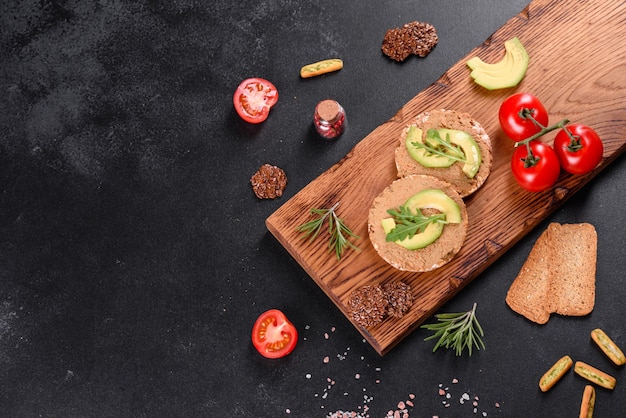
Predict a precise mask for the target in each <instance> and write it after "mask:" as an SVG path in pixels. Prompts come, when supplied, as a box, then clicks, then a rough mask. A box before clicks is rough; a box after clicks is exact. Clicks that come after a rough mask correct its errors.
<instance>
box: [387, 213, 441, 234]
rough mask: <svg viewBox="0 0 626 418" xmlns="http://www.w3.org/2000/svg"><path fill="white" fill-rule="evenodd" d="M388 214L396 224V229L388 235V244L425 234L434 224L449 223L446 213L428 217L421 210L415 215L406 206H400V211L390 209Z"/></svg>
mask: <svg viewBox="0 0 626 418" xmlns="http://www.w3.org/2000/svg"><path fill="white" fill-rule="evenodd" d="M387 213H388V214H389V215H391V216H392V217H393V219H394V221H395V222H396V227H395V228H394V229H393V230H391V232H389V233H388V234H387V237H386V241H387V242H390V241H402V240H403V239H405V238H407V237H408V238H412V237H413V236H414V235H415V234H420V233H423V232H424V230H425V229H426V227H427V226H428V225H429V224H431V223H434V222H439V223H443V224H447V223H448V222H447V221H446V214H445V213H437V214H434V215H430V216H426V215H424V214H423V213H422V211H421V210H420V209H419V208H417V209H416V213H413V212H411V210H410V209H409V208H407V207H406V206H400V208H399V210H396V209H389V210H387Z"/></svg>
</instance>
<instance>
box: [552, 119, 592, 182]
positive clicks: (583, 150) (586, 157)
mask: <svg viewBox="0 0 626 418" xmlns="http://www.w3.org/2000/svg"><path fill="white" fill-rule="evenodd" d="M566 130H567V131H566ZM568 132H569V134H568ZM554 152H556V156H557V157H558V158H559V162H560V163H561V167H563V170H565V171H567V172H568V173H570V174H586V173H588V172H590V171H591V170H593V169H594V168H596V166H597V165H598V164H599V163H600V161H601V160H602V153H603V152H604V145H603V144H602V140H601V139H600V137H599V136H598V134H597V133H596V131H594V130H593V129H592V128H590V127H589V126H586V125H582V124H579V123H576V124H572V125H566V126H565V127H564V128H563V129H562V130H560V131H559V133H558V134H556V137H555V138H554Z"/></svg>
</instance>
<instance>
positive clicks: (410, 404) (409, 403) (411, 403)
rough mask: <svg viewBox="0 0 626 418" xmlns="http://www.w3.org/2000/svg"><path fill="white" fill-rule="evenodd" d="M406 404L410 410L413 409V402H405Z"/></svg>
mask: <svg viewBox="0 0 626 418" xmlns="http://www.w3.org/2000/svg"><path fill="white" fill-rule="evenodd" d="M406 404H407V405H408V406H410V407H411V408H413V407H414V406H415V405H413V402H411V401H406Z"/></svg>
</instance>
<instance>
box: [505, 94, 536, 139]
mask: <svg viewBox="0 0 626 418" xmlns="http://www.w3.org/2000/svg"><path fill="white" fill-rule="evenodd" d="M524 109H526V110H524ZM525 113H528V114H530V115H532V118H534V119H535V121H537V122H538V123H539V124H540V125H543V126H547V125H548V112H547V111H546V108H545V107H544V106H543V104H541V102H540V101H539V99H538V98H536V97H535V96H533V95H532V94H529V93H517V94H514V95H512V96H510V97H509V98H507V99H506V100H505V101H504V102H502V104H501V105H500V110H499V112H498V119H499V120H500V126H501V127H502V130H503V131H504V133H505V134H506V135H507V136H508V137H509V138H511V139H512V140H514V141H521V140H523V139H526V138H529V137H531V136H532V135H534V134H536V133H537V132H539V131H540V130H541V126H539V125H538V124H536V123H534V122H533V120H532V118H530V117H528V116H525Z"/></svg>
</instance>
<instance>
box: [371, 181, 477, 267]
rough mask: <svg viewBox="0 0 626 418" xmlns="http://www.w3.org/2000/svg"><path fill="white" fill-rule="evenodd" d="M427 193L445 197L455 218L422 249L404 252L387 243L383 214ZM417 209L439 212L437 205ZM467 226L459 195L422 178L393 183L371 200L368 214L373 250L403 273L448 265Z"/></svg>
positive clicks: (397, 244) (442, 185)
mask: <svg viewBox="0 0 626 418" xmlns="http://www.w3.org/2000/svg"><path fill="white" fill-rule="evenodd" d="M427 190H436V191H441V192H443V193H444V194H445V195H446V196H447V197H449V199H451V201H452V202H453V204H454V205H455V206H456V207H457V208H458V219H454V220H453V221H454V222H450V223H447V224H445V226H444V227H443V229H442V231H441V234H440V235H439V236H438V237H437V238H436V239H435V240H434V242H432V243H430V244H428V245H426V246H424V247H423V248H418V249H408V248H405V247H404V246H402V245H400V244H399V243H398V242H394V241H387V232H386V231H385V228H384V227H383V224H384V222H383V220H384V219H389V218H391V215H390V214H389V213H388V212H387V211H388V210H390V209H392V210H393V209H397V208H399V207H401V206H403V205H405V203H406V202H407V201H409V200H410V199H411V198H412V197H414V196H416V195H417V194H418V193H420V192H423V191H427ZM419 206H420V208H421V209H422V210H423V213H424V215H431V214H436V213H440V212H441V211H440V210H438V209H435V208H436V207H438V206H439V205H437V204H434V205H428V204H426V203H423V204H420V205H419ZM455 217H456V216H455ZM467 225H468V218H467V209H466V207H465V203H464V202H463V199H462V198H461V196H460V195H459V194H458V193H457V192H456V191H455V190H454V188H453V187H452V186H451V185H450V184H449V183H446V182H444V181H442V180H440V179H437V178H435V177H432V176H425V175H412V176H407V177H404V178H401V179H398V180H395V181H394V182H393V183H391V184H390V185H389V186H387V187H386V188H385V190H383V191H382V192H381V193H380V195H378V196H377V197H376V198H375V199H374V201H373V203H372V206H371V208H370V211H369V215H368V233H369V238H370V241H371V242H372V245H373V246H374V249H375V250H376V252H377V253H378V254H379V255H380V257H381V258H382V259H383V260H385V261H386V262H387V263H389V264H390V265H391V266H393V267H394V268H396V269H398V270H403V271H414V272H425V271H430V270H434V269H436V268H438V267H441V266H443V265H444V264H446V263H447V262H449V261H450V260H451V259H452V258H453V257H454V256H455V255H456V254H457V253H458V252H459V250H460V249H461V247H462V246H463V242H464V241H465V236H466V234H467ZM415 235H416V236H417V235H419V234H415Z"/></svg>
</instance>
